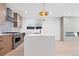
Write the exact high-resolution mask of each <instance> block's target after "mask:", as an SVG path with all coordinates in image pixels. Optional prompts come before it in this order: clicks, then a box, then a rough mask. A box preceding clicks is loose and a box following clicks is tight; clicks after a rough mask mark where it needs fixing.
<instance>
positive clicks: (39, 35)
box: [26, 34, 54, 37]
mask: <svg viewBox="0 0 79 59" xmlns="http://www.w3.org/2000/svg"><path fill="white" fill-rule="evenodd" d="M26 36H53V37H54V35H48V34H26Z"/></svg>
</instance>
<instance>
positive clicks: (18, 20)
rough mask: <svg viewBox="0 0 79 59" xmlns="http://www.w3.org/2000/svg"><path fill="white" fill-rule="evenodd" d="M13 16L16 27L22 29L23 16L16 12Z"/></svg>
mask: <svg viewBox="0 0 79 59" xmlns="http://www.w3.org/2000/svg"><path fill="white" fill-rule="evenodd" d="M13 15H14V27H17V28H21V24H22V17H21V15H20V14H18V13H16V12H15V13H14V14H13Z"/></svg>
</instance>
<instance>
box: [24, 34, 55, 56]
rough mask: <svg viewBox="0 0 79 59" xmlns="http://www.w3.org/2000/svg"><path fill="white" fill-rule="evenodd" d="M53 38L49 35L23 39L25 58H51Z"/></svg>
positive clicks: (36, 35) (29, 36) (31, 36)
mask: <svg viewBox="0 0 79 59" xmlns="http://www.w3.org/2000/svg"><path fill="white" fill-rule="evenodd" d="M54 41H55V40H54V36H50V35H40V34H35V35H33V34H32V35H26V36H25V38H24V55H25V56H53V55H54Z"/></svg>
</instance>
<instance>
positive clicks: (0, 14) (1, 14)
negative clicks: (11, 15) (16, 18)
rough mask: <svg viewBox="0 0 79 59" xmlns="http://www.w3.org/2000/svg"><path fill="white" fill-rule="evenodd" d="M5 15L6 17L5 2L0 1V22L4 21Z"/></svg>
mask: <svg viewBox="0 0 79 59" xmlns="http://www.w3.org/2000/svg"><path fill="white" fill-rule="evenodd" d="M5 17H6V4H5V3H0V24H4V23H5Z"/></svg>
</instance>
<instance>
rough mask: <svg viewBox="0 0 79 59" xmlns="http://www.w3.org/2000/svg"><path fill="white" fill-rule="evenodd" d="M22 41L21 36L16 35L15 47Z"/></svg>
mask: <svg viewBox="0 0 79 59" xmlns="http://www.w3.org/2000/svg"><path fill="white" fill-rule="evenodd" d="M20 43H21V37H20V36H16V37H14V39H13V49H15V48H17V47H18V46H19V45H20Z"/></svg>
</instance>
